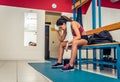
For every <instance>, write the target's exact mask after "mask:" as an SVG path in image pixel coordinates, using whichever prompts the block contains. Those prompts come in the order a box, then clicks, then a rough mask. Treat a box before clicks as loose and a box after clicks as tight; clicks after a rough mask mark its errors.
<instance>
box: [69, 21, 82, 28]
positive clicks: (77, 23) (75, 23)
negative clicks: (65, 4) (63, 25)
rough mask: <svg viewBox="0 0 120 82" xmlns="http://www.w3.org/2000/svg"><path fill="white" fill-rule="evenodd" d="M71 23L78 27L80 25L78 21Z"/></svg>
mask: <svg viewBox="0 0 120 82" xmlns="http://www.w3.org/2000/svg"><path fill="white" fill-rule="evenodd" d="M71 25H73V26H74V25H77V26H78V27H80V26H81V24H80V23H79V22H77V21H72V22H71Z"/></svg>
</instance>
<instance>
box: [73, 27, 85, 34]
mask: <svg viewBox="0 0 120 82" xmlns="http://www.w3.org/2000/svg"><path fill="white" fill-rule="evenodd" d="M79 32H80V35H82V33H83V32H84V29H83V27H82V26H81V27H80V28H79ZM72 34H73V36H76V33H75V32H74V31H73V30H72Z"/></svg>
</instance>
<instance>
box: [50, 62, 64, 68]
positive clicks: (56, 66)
mask: <svg viewBox="0 0 120 82" xmlns="http://www.w3.org/2000/svg"><path fill="white" fill-rule="evenodd" d="M60 67H63V64H62V63H58V62H56V63H55V64H54V65H52V68H60Z"/></svg>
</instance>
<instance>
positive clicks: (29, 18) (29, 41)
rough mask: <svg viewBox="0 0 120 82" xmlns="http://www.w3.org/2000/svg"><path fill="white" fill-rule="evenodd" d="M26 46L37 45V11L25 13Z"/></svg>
mask: <svg viewBox="0 0 120 82" xmlns="http://www.w3.org/2000/svg"><path fill="white" fill-rule="evenodd" d="M24 46H37V13H33V12H26V13H24Z"/></svg>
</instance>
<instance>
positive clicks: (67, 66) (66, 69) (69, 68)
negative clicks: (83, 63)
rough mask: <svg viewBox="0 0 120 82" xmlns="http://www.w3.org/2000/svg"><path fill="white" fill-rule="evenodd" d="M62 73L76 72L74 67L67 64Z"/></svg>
mask: <svg viewBox="0 0 120 82" xmlns="http://www.w3.org/2000/svg"><path fill="white" fill-rule="evenodd" d="M61 71H63V72H68V71H74V66H70V64H66V65H65V66H64V67H63V68H62V69H61Z"/></svg>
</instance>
